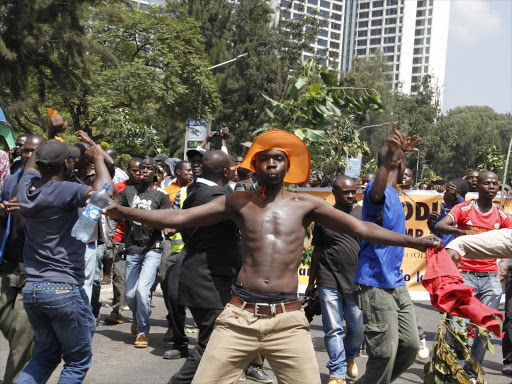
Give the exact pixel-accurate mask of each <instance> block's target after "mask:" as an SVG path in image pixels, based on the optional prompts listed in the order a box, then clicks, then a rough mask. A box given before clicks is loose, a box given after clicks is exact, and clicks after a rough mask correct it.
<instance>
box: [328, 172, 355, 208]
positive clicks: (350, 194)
mask: <svg viewBox="0 0 512 384" xmlns="http://www.w3.org/2000/svg"><path fill="white" fill-rule="evenodd" d="M332 193H333V195H334V199H335V200H336V205H335V207H336V208H338V209H341V210H342V211H344V212H347V213H349V212H350V211H352V208H353V206H354V204H355V203H356V183H355V181H354V180H353V179H352V178H351V177H348V176H338V177H337V178H336V179H335V180H334V184H333V186H332Z"/></svg>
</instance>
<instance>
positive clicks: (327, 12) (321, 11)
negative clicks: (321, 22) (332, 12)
mask: <svg viewBox="0 0 512 384" xmlns="http://www.w3.org/2000/svg"><path fill="white" fill-rule="evenodd" d="M320 14H321V15H322V16H323V17H329V11H326V10H323V9H321V10H320Z"/></svg>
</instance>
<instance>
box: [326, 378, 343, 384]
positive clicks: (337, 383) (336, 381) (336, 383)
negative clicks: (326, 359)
mask: <svg viewBox="0 0 512 384" xmlns="http://www.w3.org/2000/svg"><path fill="white" fill-rule="evenodd" d="M345 383H346V381H345V379H342V378H339V377H329V381H328V382H327V384H345Z"/></svg>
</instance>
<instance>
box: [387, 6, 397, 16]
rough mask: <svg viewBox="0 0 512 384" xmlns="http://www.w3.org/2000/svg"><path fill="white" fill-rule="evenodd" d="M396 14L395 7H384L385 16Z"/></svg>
mask: <svg viewBox="0 0 512 384" xmlns="http://www.w3.org/2000/svg"><path fill="white" fill-rule="evenodd" d="M396 14H398V9H397V8H388V9H386V16H391V15H396Z"/></svg>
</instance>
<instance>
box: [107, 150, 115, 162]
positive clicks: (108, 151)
mask: <svg viewBox="0 0 512 384" xmlns="http://www.w3.org/2000/svg"><path fill="white" fill-rule="evenodd" d="M105 153H106V154H107V155H109V156H110V157H111V158H112V160H115V159H116V157H117V151H116V150H115V149H114V148H108V149H106V150H105Z"/></svg>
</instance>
